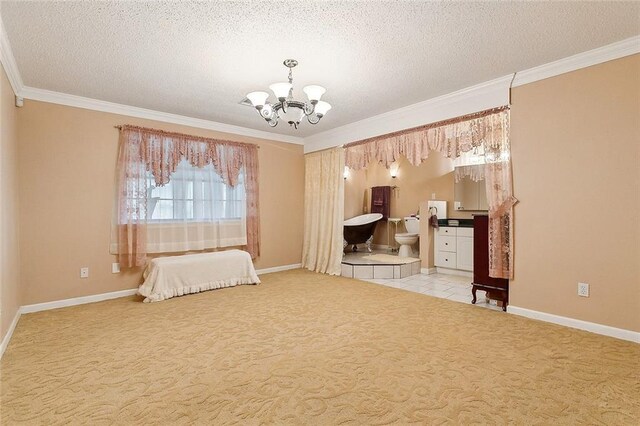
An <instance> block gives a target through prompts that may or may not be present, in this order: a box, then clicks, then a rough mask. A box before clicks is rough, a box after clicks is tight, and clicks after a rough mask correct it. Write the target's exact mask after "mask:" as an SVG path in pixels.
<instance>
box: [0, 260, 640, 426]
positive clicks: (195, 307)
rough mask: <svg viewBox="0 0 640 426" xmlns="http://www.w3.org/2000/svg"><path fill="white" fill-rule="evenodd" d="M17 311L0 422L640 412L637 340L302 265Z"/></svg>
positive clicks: (518, 420) (523, 417)
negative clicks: (169, 290)
mask: <svg viewBox="0 0 640 426" xmlns="http://www.w3.org/2000/svg"><path fill="white" fill-rule="evenodd" d="M261 279H262V281H263V283H262V284H261V285H259V286H242V287H236V288H229V289H222V290H215V291H210V292H206V293H200V294H196V295H189V296H185V297H181V298H176V299H171V300H168V301H164V302H159V303H152V304H143V303H141V298H139V297H130V298H123V299H116V300H112V301H106V302H100V303H95V304H90V305H82V306H76V307H70V308H65V309H59V310H54V311H46V312H40V313H35V314H29V315H24V316H23V317H22V318H21V319H20V322H19V324H18V327H17V329H16V331H15V334H14V336H13V339H12V340H11V343H10V345H9V347H8V349H7V351H6V353H5V355H4V357H3V359H2V364H1V368H2V371H1V372H2V377H1V379H0V380H1V384H2V393H1V396H2V400H1V404H2V405H1V408H0V412H1V416H2V423H3V424H20V423H27V424H47V425H53V424H68V423H71V424H92V425H100V424H114V423H116V424H171V425H180V424H228V423H242V424H322V425H325V424H327V425H335V424H373V425H382V424H391V423H400V424H408V423H423V424H424V423H427V424H470V423H480V424H507V423H508V424H546V425H548V424H608V425H623V424H636V425H637V424H638V423H639V418H640V375H639V374H640V345H637V344H633V343H630V342H625V341H620V340H616V339H612V338H607V337H603V336H598V335H595V334H590V333H586V332H582V331H578V330H573V329H569V328H564V327H560V326H555V325H551V324H546V323H541V322H536V321H532V320H528V319H525V318H520V317H517V316H513V315H509V314H505V313H502V312H495V311H490V310H487V309H480V308H477V307H474V306H471V305H465V304H462V303H455V302H451V301H448V300H443V299H437V298H433V297H430V296H425V295H421V294H416V293H412V292H408V291H403V290H398V289H393V288H388V287H384V286H380V285H376V284H371V283H366V282H362V281H357V280H352V279H347V278H339V277H328V276H325V275H320V274H314V273H310V272H305V271H301V270H296V271H288V272H281V273H275V274H269V275H263V276H262V277H261Z"/></svg>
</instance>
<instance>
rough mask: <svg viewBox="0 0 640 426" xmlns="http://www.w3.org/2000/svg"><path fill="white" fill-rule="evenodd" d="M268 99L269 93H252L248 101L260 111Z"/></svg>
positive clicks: (248, 96) (248, 95)
mask: <svg viewBox="0 0 640 426" xmlns="http://www.w3.org/2000/svg"><path fill="white" fill-rule="evenodd" d="M268 97H269V94H268V93H267V92H251V93H249V94H247V99H249V100H250V101H251V105H253V106H254V107H255V108H258V109H261V108H262V107H263V106H264V104H265V103H266V102H267V98H268Z"/></svg>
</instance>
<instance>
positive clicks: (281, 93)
mask: <svg viewBox="0 0 640 426" xmlns="http://www.w3.org/2000/svg"><path fill="white" fill-rule="evenodd" d="M292 87H293V85H292V84H291V83H273V84H272V85H271V86H269V89H271V91H272V92H273V94H274V95H276V98H278V100H279V101H280V102H282V101H284V100H285V99H287V96H289V91H290V90H291V88H292Z"/></svg>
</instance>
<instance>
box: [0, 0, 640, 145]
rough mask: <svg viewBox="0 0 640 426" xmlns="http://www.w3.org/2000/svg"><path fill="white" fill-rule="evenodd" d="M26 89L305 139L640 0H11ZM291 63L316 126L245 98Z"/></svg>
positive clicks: (489, 71)
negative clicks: (327, 106)
mask: <svg viewBox="0 0 640 426" xmlns="http://www.w3.org/2000/svg"><path fill="white" fill-rule="evenodd" d="M0 7H1V11H0V12H1V14H2V19H3V21H4V24H5V26H6V31H7V34H8V37H9V40H10V43H11V46H12V49H13V52H14V55H15V57H16V61H17V64H18V68H19V70H20V73H21V75H22V78H23V80H24V83H25V85H27V86H31V87H36V88H42V89H48V90H53V91H59V92H64V93H69V94H74V95H79V96H85V97H89V98H95V99H101V100H105V101H111V102H117V103H121V104H126V105H133V106H137V107H142V108H149V109H153V110H158V111H164V112H171V113H175V114H181V115H186V116H190V117H196V118H202V119H207V120H214V121H219V122H223V123H228V124H234V125H239V126H245V127H250V128H255V129H259V130H265V131H274V132H277V133H283V134H291V135H297V136H307V135H310V134H313V133H316V132H319V131H324V130H328V129H330V128H333V127H337V126H340V125H344V124H347V123H350V122H353V121H357V120H360V119H363V118H366V117H369V116H372V115H375V114H380V113H383V112H386V111H389V110H392V109H396V108H399V107H402V106H406V105H410V104H413V103H416V102H419V101H423V100H426V99H429V98H432V97H434V96H438V95H442V94H445V93H449V92H452V91H455V90H459V89H461V88H464V87H468V86H471V85H474V84H478V83H481V82H484V81H487V80H490V79H493V78H497V77H502V76H504V75H507V74H510V73H512V72H514V71H519V70H524V69H527V68H531V67H533V66H537V65H541V64H544V63H547V62H551V61H554V60H557V59H560V58H563V57H566V56H570V55H573V54H576V53H580V52H583V51H586V50H590V49H593V48H596V47H600V46H603V45H606V44H609V43H613V42H616V41H619V40H622V39H625V38H628V37H632V36H634V35H637V34H639V33H640V2H626V3H622V2H621V3H616V2H567V3H547V2H527V3H524V2H512V3H505V2H474V3H469V2H456V3H450V2H352V1H340V2H320V1H319V2H311V1H303V2H222V1H220V2H157V1H154V2H98V1H91V2H90V1H85V2H10V1H3V2H2V3H1V6H0ZM285 58H295V59H297V60H298V61H299V62H300V65H299V66H298V68H296V70H295V71H294V78H295V81H294V83H295V94H296V97H300V98H302V97H303V93H302V90H301V89H302V87H303V86H304V85H306V84H311V83H316V84H320V85H323V86H325V87H326V88H327V94H326V95H325V98H324V99H325V100H326V101H328V102H330V103H331V104H332V105H333V109H332V110H331V111H330V112H329V113H328V114H327V116H326V117H325V118H324V119H323V121H322V122H321V123H320V124H319V125H317V126H311V125H309V124H307V123H305V124H304V125H302V126H301V128H300V129H299V130H297V131H295V130H293V129H290V128H288V126H286V125H285V124H284V123H280V124H279V125H278V127H276V128H275V129H270V128H269V127H268V126H267V125H266V123H265V122H264V121H263V120H261V119H260V118H259V117H258V115H257V114H256V113H255V112H254V111H253V110H252V109H251V108H249V107H246V106H242V105H239V104H238V101H240V100H241V99H242V98H243V97H244V95H245V94H246V93H247V92H249V91H253V90H264V89H266V87H267V86H268V85H269V84H270V83H273V82H276V81H283V80H285V79H286V69H285V68H284V67H283V66H282V61H283V60H284V59H285Z"/></svg>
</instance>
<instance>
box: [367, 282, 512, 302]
mask: <svg viewBox="0 0 640 426" xmlns="http://www.w3.org/2000/svg"><path fill="white" fill-rule="evenodd" d="M363 281H368V282H371V283H375V284H380V285H386V286H388V287H394V288H400V289H403V290H408V291H413V292H416V293H422V294H426V295H429V296H435V297H441V298H443V299H448V300H452V301H454V302H460V303H469V304H471V299H472V296H471V278H468V277H461V276H457V275H448V274H431V275H426V274H418V275H411V276H410V277H407V278H401V279H365V280H363ZM492 303H495V301H492ZM492 303H489V302H488V301H487V299H486V297H485V292H484V291H480V290H478V292H477V301H476V306H479V307H483V308H488V309H493V310H496V311H502V308H501V307H498V306H496V305H494V304H492Z"/></svg>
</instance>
